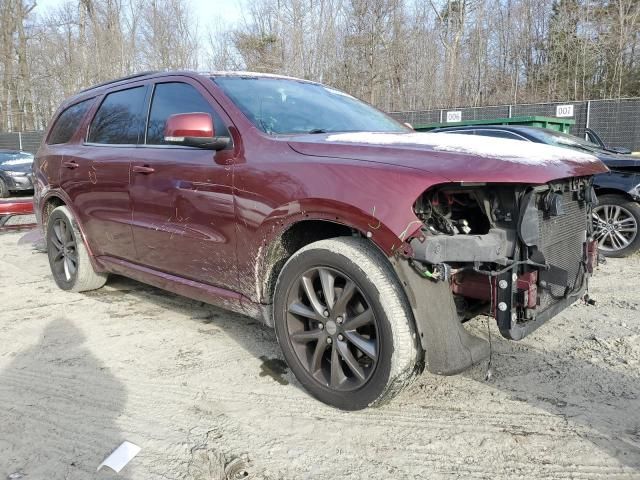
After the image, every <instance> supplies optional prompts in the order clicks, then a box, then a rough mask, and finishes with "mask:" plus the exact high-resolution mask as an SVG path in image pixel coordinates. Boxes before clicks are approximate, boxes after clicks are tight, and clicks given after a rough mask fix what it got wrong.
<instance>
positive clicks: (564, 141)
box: [531, 128, 606, 153]
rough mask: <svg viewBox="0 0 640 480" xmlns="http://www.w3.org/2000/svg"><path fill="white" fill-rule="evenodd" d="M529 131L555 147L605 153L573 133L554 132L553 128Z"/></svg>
mask: <svg viewBox="0 0 640 480" xmlns="http://www.w3.org/2000/svg"><path fill="white" fill-rule="evenodd" d="M531 133H532V134H533V135H534V136H535V137H537V138H538V139H539V140H540V141H542V142H543V143H546V144H547V145H554V146H556V147H565V148H576V149H578V150H583V151H587V152H590V153H606V152H605V151H604V150H602V149H601V148H600V147H598V146H597V145H595V144H593V143H591V142H587V141H586V140H583V139H581V138H579V137H576V136H574V135H569V134H568V133H562V132H555V131H553V130H546V129H542V128H541V129H536V130H535V131H532V132H531Z"/></svg>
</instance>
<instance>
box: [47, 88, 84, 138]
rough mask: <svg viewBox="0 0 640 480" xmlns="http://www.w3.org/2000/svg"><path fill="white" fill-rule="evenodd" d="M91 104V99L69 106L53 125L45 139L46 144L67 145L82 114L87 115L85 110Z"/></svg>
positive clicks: (76, 128)
mask: <svg viewBox="0 0 640 480" xmlns="http://www.w3.org/2000/svg"><path fill="white" fill-rule="evenodd" d="M91 103H93V98H90V99H89V100H85V101H83V102H80V103H76V104H75V105H71V106H70V107H69V108H67V109H66V110H64V111H63V112H62V113H61V114H60V115H59V116H58V119H57V120H56V122H55V123H54V124H53V127H52V128H51V133H50V134H49V138H48V139H47V144H48V145H56V144H59V143H67V142H68V141H69V140H71V137H73V134H74V133H76V130H78V126H79V125H80V121H81V120H82V118H83V117H84V114H85V113H87V110H89V107H91Z"/></svg>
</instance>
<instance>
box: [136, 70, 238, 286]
mask: <svg viewBox="0 0 640 480" xmlns="http://www.w3.org/2000/svg"><path fill="white" fill-rule="evenodd" d="M191 112H204V113H208V114H209V115H211V117H212V118H213V121H214V127H215V130H216V132H215V134H216V135H217V136H229V132H228V127H229V126H231V122H230V120H229V118H228V117H227V116H226V115H225V114H224V112H223V111H222V110H221V109H220V108H219V107H218V105H217V104H216V103H215V100H214V99H213V97H212V96H211V94H210V93H209V92H208V91H207V90H206V89H205V88H204V87H203V86H202V85H200V84H199V83H198V82H197V81H195V80H193V79H191V78H186V77H171V78H164V79H162V81H159V82H158V83H156V84H155V85H154V89H153V93H152V100H151V105H150V108H149V113H148V124H147V129H146V135H145V142H144V143H145V144H144V146H143V147H142V148H140V149H138V151H137V152H136V155H135V157H134V158H133V159H132V160H133V161H132V174H131V182H132V184H131V196H132V201H133V216H132V220H133V222H132V225H133V233H134V239H135V244H136V250H137V252H138V257H137V258H138V259H137V261H138V263H140V264H143V265H145V266H149V267H152V268H154V269H157V270H161V271H164V272H167V273H171V274H174V275H178V276H181V277H183V278H188V279H191V280H196V281H200V282H203V283H208V284H211V285H216V286H220V287H224V288H226V289H229V290H234V289H236V287H237V273H236V253H235V245H236V230H235V213H234V208H233V190H232V187H233V161H234V148H233V145H230V146H229V147H228V148H227V149H226V150H221V151H218V152H216V151H213V150H203V149H199V148H195V147H183V146H174V145H167V144H166V143H165V142H164V135H163V133H164V126H165V123H166V120H167V118H168V117H169V116H170V115H173V114H177V113H191Z"/></svg>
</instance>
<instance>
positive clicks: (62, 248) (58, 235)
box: [48, 217, 78, 283]
mask: <svg viewBox="0 0 640 480" xmlns="http://www.w3.org/2000/svg"><path fill="white" fill-rule="evenodd" d="M51 232H52V233H51V235H50V238H49V242H48V253H49V260H50V263H51V271H52V273H53V274H54V275H55V276H56V277H57V279H59V280H63V281H64V282H66V283H71V282H73V281H74V280H75V277H76V275H77V272H78V246H77V243H76V238H75V235H74V233H73V229H72V228H71V225H69V222H68V220H67V219H66V218H65V217H58V218H56V219H54V220H53V224H52V226H51Z"/></svg>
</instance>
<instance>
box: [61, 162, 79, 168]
mask: <svg viewBox="0 0 640 480" xmlns="http://www.w3.org/2000/svg"><path fill="white" fill-rule="evenodd" d="M62 165H63V166H64V167H65V168H71V169H73V168H78V167H79V166H80V165H78V163H77V162H74V161H73V160H67V161H66V162H62Z"/></svg>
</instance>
